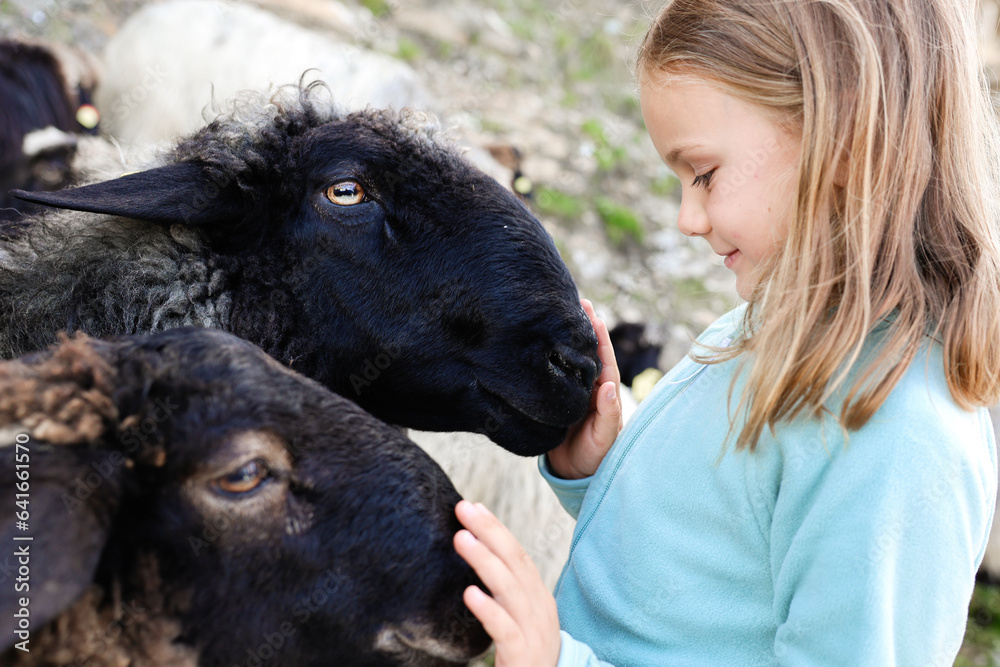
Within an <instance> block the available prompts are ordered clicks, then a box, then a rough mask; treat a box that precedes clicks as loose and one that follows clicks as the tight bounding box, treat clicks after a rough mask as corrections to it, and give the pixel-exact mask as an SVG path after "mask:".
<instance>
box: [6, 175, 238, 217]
mask: <svg viewBox="0 0 1000 667" xmlns="http://www.w3.org/2000/svg"><path fill="white" fill-rule="evenodd" d="M10 194H11V195H13V196H15V197H17V198H18V199H23V200H24V201H29V202H32V203H35V204H43V205H45V206H53V207H56V208H65V209H71V210H74V211H89V212H91V213H105V214H108V215H120V216H122V217H126V218H135V219H137V220H149V221H151V222H162V223H175V222H180V223H185V224H192V225H205V224H210V223H218V222H226V221H231V220H236V219H239V218H241V217H242V216H243V215H244V214H245V212H246V200H245V198H244V197H243V196H242V195H241V192H240V189H239V187H237V185H236V184H235V183H234V182H229V183H220V182H217V181H216V180H213V179H212V178H211V177H210V176H209V174H208V173H207V172H206V169H205V166H204V165H203V164H201V163H198V162H181V163H177V164H170V165H167V166H164V167H158V168H155V169H149V170H147V171H141V172H137V173H134V174H127V175H125V176H122V177H120V178H116V179H113V180H110V181H104V182H103V183H94V184H93V185H84V186H82V187H79V188H70V189H68V190H59V191H56V192H25V191H24V190H11V193H10Z"/></svg>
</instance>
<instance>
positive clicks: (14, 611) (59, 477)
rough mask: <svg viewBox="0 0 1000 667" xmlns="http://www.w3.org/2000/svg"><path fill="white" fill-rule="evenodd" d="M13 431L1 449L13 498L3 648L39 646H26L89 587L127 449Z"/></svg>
mask: <svg viewBox="0 0 1000 667" xmlns="http://www.w3.org/2000/svg"><path fill="white" fill-rule="evenodd" d="M7 434H8V437H6V438H5V439H4V445H5V446H2V447H0V493H2V494H3V495H4V497H6V498H8V499H9V502H8V503H6V506H5V507H0V540H2V541H3V544H5V545H7V547H6V548H5V550H4V551H5V554H4V555H3V556H0V569H2V572H3V573H4V575H5V576H3V577H2V580H3V585H2V586H0V615H2V616H3V618H4V619H7V620H6V621H5V622H4V623H3V625H2V628H0V651H3V650H6V649H8V648H10V647H11V646H17V645H21V646H23V647H24V648H28V649H30V648H32V646H31V643H30V641H29V642H28V643H27V644H22V642H24V641H25V640H29V639H30V638H32V637H34V636H35V633H37V631H38V630H40V629H41V628H42V626H43V625H44V624H45V623H48V622H49V621H50V620H52V619H53V618H55V617H57V616H58V615H59V614H60V613H61V612H63V611H64V610H65V609H67V608H68V607H70V606H71V605H72V604H73V603H74V602H75V601H76V600H78V599H79V598H80V596H81V595H83V594H84V593H85V592H86V591H87V590H88V588H89V587H90V585H91V582H92V581H93V578H94V572H95V570H96V569H97V565H98V563H99V562H100V558H101V553H102V552H103V549H104V545H105V542H106V541H107V538H108V534H109V532H110V526H111V521H112V517H113V516H114V513H115V511H116V510H117V507H118V503H119V497H120V488H121V479H122V476H123V475H124V474H125V468H126V466H125V462H124V457H122V456H121V454H120V453H119V452H108V451H106V450H99V449H87V448H81V447H75V446H65V445H49V444H46V443H43V442H37V441H35V440H33V439H32V438H31V437H30V436H27V434H24V433H19V434H14V435H12V436H10V435H9V434H10V430H8V431H7ZM18 441H20V442H18ZM116 455H117V458H118V459H121V460H116ZM19 466H27V467H19ZM25 470H26V471H28V473H27V474H23V472H22V471H25ZM19 474H20V475H21V476H22V477H25V479H23V480H22V479H19V477H18V475H19ZM19 485H22V486H19ZM22 489H27V491H22ZM18 494H23V497H22V496H19V495H18ZM25 499H26V502H21V503H18V502H17V501H18V500H22V501H24V500H25ZM22 508H23V509H22ZM29 631H30V633H29Z"/></svg>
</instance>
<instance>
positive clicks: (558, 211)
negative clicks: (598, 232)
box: [535, 186, 587, 220]
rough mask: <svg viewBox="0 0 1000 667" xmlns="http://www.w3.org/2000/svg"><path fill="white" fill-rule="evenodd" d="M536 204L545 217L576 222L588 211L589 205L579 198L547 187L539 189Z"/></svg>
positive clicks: (536, 194)
mask: <svg viewBox="0 0 1000 667" xmlns="http://www.w3.org/2000/svg"><path fill="white" fill-rule="evenodd" d="M535 203H536V204H537V205H538V210H539V211H541V212H542V213H544V214H545V215H551V216H555V217H557V218H562V219H564V220H575V219H577V218H579V217H580V216H581V215H583V212H584V211H586V210H587V203H586V202H585V201H583V200H582V199H580V198H579V197H574V196H573V195H568V194H566V193H565V192H562V191H560V190H556V189H555V188H550V187H545V186H540V187H539V188H538V189H537V191H536V193H535Z"/></svg>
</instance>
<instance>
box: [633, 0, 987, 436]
mask: <svg viewBox="0 0 1000 667" xmlns="http://www.w3.org/2000/svg"><path fill="white" fill-rule="evenodd" d="M637 73H638V76H639V77H640V80H643V77H657V76H670V75H689V74H694V75H697V76H701V77H704V78H705V79H708V80H710V81H711V82H714V83H716V84H717V85H721V86H722V87H723V89H725V90H726V91H727V92H729V93H731V94H734V95H736V96H739V97H741V98H743V99H745V100H747V101H750V102H753V103H755V104H758V105H761V106H762V107H764V108H765V109H767V110H769V111H772V112H776V113H777V114H778V115H779V117H780V118H784V119H786V120H787V121H788V122H789V123H794V125H795V126H796V127H797V128H799V129H801V131H802V159H801V163H800V166H799V175H798V185H797V194H796V201H795V202H794V208H793V211H794V218H793V222H792V223H791V224H790V225H789V229H788V234H787V238H786V239H785V240H784V243H783V245H782V246H781V247H780V248H779V249H778V250H776V251H775V252H773V253H771V254H770V255H769V256H768V258H767V259H766V261H765V263H764V264H765V266H764V267H763V270H762V271H761V276H762V278H761V280H760V282H759V283H758V284H757V285H756V287H755V288H754V290H753V292H752V294H750V295H749V298H748V302H749V304H748V307H747V310H746V318H745V321H744V333H743V335H742V336H741V337H740V339H739V340H738V341H736V343H735V345H733V346H732V347H731V348H730V349H728V350H726V351H722V352H718V353H716V354H715V355H714V356H713V357H712V360H713V361H723V360H726V359H732V358H734V357H736V356H737V355H744V353H752V354H746V355H745V356H744V357H743V359H744V363H745V364H747V365H748V367H749V370H748V374H747V376H746V377H747V384H746V387H745V389H744V391H743V393H742V395H741V399H740V404H739V408H738V414H742V415H743V416H745V420H744V421H743V425H742V428H741V430H740V432H739V433H738V435H737V439H736V446H737V448H746V447H748V448H749V449H750V450H751V451H752V450H753V449H754V448H755V447H756V444H757V442H758V440H759V439H760V436H761V434H762V433H763V431H764V429H765V427H767V428H772V429H773V427H774V426H775V425H776V424H777V423H778V422H780V421H783V420H790V419H793V418H795V417H797V416H799V415H802V414H805V415H811V416H820V415H821V414H822V413H823V412H824V411H825V410H826V407H825V406H826V404H827V403H828V402H829V401H830V399H831V397H833V396H834V395H835V394H836V395H838V396H843V397H844V400H843V403H842V404H841V410H840V414H839V421H840V424H841V426H842V427H843V428H845V429H847V430H848V431H850V430H855V429H858V428H860V427H861V426H863V425H864V424H865V423H866V422H867V421H868V420H869V419H870V418H871V416H872V415H873V414H874V413H875V411H876V410H877V409H878V408H879V406H881V405H882V403H883V402H884V401H885V399H886V397H887V396H888V395H889V393H890V391H891V390H892V389H893V387H894V386H895V385H896V383H897V382H898V381H899V379H900V377H901V376H902V375H903V373H904V372H905V371H906V369H907V367H908V366H909V364H910V363H911V362H912V361H913V359H914V358H915V356H916V354H917V352H918V349H919V348H920V346H921V344H922V343H923V342H924V341H925V340H926V337H927V336H928V335H929V336H932V337H933V338H934V339H936V340H938V341H939V342H940V343H941V344H942V346H943V350H944V365H945V374H946V377H947V381H948V387H949V389H950V391H951V394H952V396H953V397H954V399H955V401H956V402H957V403H958V404H959V405H961V406H962V407H964V408H967V409H968V408H972V407H974V406H980V405H990V404H993V403H995V402H996V401H997V399H998V394H1000V266H998V261H1000V251H998V239H997V221H998V210H1000V209H998V203H997V195H998V190H997V188H998V180H997V174H998V173H1000V163H998V145H1000V142H998V135H997V121H996V117H995V111H994V109H993V105H992V102H991V99H990V94H989V88H988V86H987V84H986V80H985V77H984V76H983V72H982V67H981V63H980V62H979V58H978V55H977V52H976V33H975V19H974V3H973V2H971V1H965V2H960V1H953V2H937V1H932V0H921V1H914V0H674V1H673V2H671V3H670V4H669V5H668V6H667V7H666V8H665V9H664V10H663V11H662V12H661V13H660V15H659V16H658V17H657V18H656V19H655V21H654V22H653V24H652V26H651V27H650V29H649V31H648V32H647V34H646V37H645V38H644V40H643V42H642V45H641V48H640V51H639V55H638V61H637ZM886 318H891V320H892V326H891V327H890V328H889V330H888V331H887V333H886V334H885V335H884V337H882V338H880V347H879V348H878V353H877V354H875V355H869V356H867V357H866V358H865V359H863V360H862V359H861V354H862V349H863V344H864V342H865V340H866V338H867V337H868V335H869V333H871V331H872V329H873V328H874V327H875V326H876V325H877V324H878V323H879V322H881V321H883V320H884V319H886ZM859 361H860V362H861V363H858V362H859ZM856 366H857V371H858V372H856V374H851V372H852V368H854V367H856Z"/></svg>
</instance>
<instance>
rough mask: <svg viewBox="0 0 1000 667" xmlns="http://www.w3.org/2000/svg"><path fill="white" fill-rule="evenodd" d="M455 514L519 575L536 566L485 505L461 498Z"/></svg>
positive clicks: (478, 538) (476, 536)
mask: <svg viewBox="0 0 1000 667" xmlns="http://www.w3.org/2000/svg"><path fill="white" fill-rule="evenodd" d="M455 515H456V516H457V517H458V520H459V521H460V522H461V523H462V525H463V526H465V527H466V528H468V529H469V532H471V533H472V534H473V535H474V536H475V538H476V539H477V540H479V541H481V542H482V543H483V544H484V545H485V546H486V548H487V549H489V550H490V551H492V552H493V553H494V554H496V555H497V557H498V558H500V560H502V561H503V562H504V564H505V565H507V567H509V568H510V570H511V571H512V572H514V573H515V574H518V575H519V574H521V573H523V571H524V570H525V569H526V568H529V569H531V568H534V563H533V562H532V561H531V558H529V557H528V554H527V552H525V550H524V548H523V547H522V546H521V544H520V543H519V542H518V541H517V538H515V537H514V535H513V533H511V532H510V530H508V529H507V526H505V525H503V524H502V523H501V522H500V520H499V519H497V518H496V517H495V516H493V513H492V512H490V511H489V510H488V509H486V507H485V506H484V505H481V504H480V503H475V504H473V503H470V502H469V501H468V500H461V501H459V503H458V505H457V506H456V507H455ZM480 576H482V575H480ZM490 590H492V588H491V589H490Z"/></svg>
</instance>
